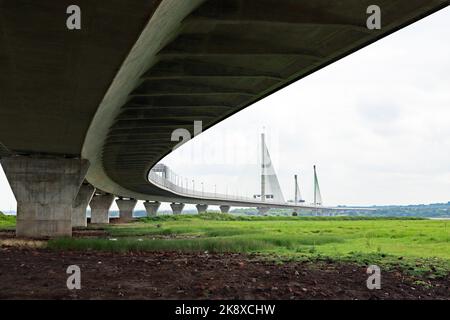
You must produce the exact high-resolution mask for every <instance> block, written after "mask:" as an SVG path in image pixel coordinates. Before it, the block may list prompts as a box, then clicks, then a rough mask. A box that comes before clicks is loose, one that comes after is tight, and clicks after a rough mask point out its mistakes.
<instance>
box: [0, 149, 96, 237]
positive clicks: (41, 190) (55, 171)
mask: <svg viewBox="0 0 450 320" xmlns="http://www.w3.org/2000/svg"><path fill="white" fill-rule="evenodd" d="M0 162H1V164H2V166H3V169H4V171H5V174H6V177H7V178H8V181H9V184H10V185H11V189H12V191H13V193H14V196H15V197H16V200H17V225H16V235H17V236H18V237H30V238H42V237H45V238H47V237H59V236H66V237H70V236H72V211H73V210H72V205H73V202H74V200H75V197H76V196H77V193H78V189H79V188H80V186H81V183H82V182H83V180H84V177H85V175H86V172H87V169H88V167H89V162H88V161H86V160H81V159H61V158H60V159H58V158H43V157H41V158H33V157H23V156H13V157H7V158H3V159H1V160H0Z"/></svg>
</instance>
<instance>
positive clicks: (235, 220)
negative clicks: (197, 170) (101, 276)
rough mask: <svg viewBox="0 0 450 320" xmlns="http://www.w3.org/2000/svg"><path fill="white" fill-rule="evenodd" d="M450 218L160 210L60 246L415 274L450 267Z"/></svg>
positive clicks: (62, 241) (437, 273)
mask: <svg viewBox="0 0 450 320" xmlns="http://www.w3.org/2000/svg"><path fill="white" fill-rule="evenodd" d="M449 222H450V221H445V220H422V219H386V218H381V219H380V218H378V219H376V218H372V219H371V218H361V217H359V218H344V217H341V218H339V217H334V218H333V217H328V218H324V217H309V218H306V217H245V216H244V217H239V216H237V217H236V216H232V215H222V214H204V215H181V216H172V215H170V216H169V215H168V216H159V217H155V218H146V219H143V220H142V221H140V222H137V223H133V224H128V225H110V226H108V227H106V230H107V231H108V237H107V238H103V239H98V238H97V239H55V240H51V241H50V242H49V244H48V246H49V247H50V248H54V249H76V250H92V249H94V250H108V251H129V250H132V251H140V250H152V251H160V250H179V251H209V252H248V253H261V254H264V255H265V256H267V258H269V259H277V260H279V261H280V263H281V262H282V261H285V260H291V259H298V260H302V259H308V260H312V259H319V260H323V259H330V260H336V261H351V262H357V263H361V264H366V265H367V264H378V265H383V266H386V267H388V268H397V267H399V268H401V269H406V270H407V271H409V272H411V273H429V274H430V275H431V276H445V275H448V273H449V272H450V225H448V224H449Z"/></svg>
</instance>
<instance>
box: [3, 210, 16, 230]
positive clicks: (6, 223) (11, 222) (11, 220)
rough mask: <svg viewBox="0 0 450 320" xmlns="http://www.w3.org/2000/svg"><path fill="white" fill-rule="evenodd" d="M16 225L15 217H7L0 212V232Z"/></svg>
mask: <svg viewBox="0 0 450 320" xmlns="http://www.w3.org/2000/svg"><path fill="white" fill-rule="evenodd" d="M15 225H16V217H14V216H7V215H5V214H3V213H2V212H0V230H4V229H12V228H14V226H15Z"/></svg>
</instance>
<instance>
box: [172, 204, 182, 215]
mask: <svg viewBox="0 0 450 320" xmlns="http://www.w3.org/2000/svg"><path fill="white" fill-rule="evenodd" d="M170 207H171V208H172V212H173V214H181V212H183V208H184V203H175V202H172V203H171V204H170Z"/></svg>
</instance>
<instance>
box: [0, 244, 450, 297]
mask: <svg viewBox="0 0 450 320" xmlns="http://www.w3.org/2000/svg"><path fill="white" fill-rule="evenodd" d="M0 261H1V264H0V283H1V284H2V289H1V290H0V298H1V299H17V298H24V299H449V298H450V280H449V279H448V278H447V279H438V280H428V279H427V280H423V279H422V280H423V281H422V280H421V279H418V278H411V277H409V276H406V275H405V274H403V273H401V272H399V271H392V272H387V271H383V272H382V289H381V290H368V289H367V287H366V279H367V275H366V273H365V268H363V267H360V266H355V265H352V264H341V263H320V264H317V263H312V262H286V263H283V264H277V263H275V262H268V261H264V260H263V259H261V258H260V257H259V256H257V255H248V254H208V253H202V254H198V253H197V254H196V253H177V252H165V253H153V252H142V253H121V254H119V253H107V252H59V251H50V250H47V249H35V248H22V247H0ZM73 264H75V265H78V266H79V267H80V268H81V285H82V289H81V290H73V291H70V290H68V289H67V287H66V280H67V277H68V275H67V274H66V269H67V267H68V266H69V265H73ZM419 280H420V281H419ZM425 282H426V285H424V284H425Z"/></svg>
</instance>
